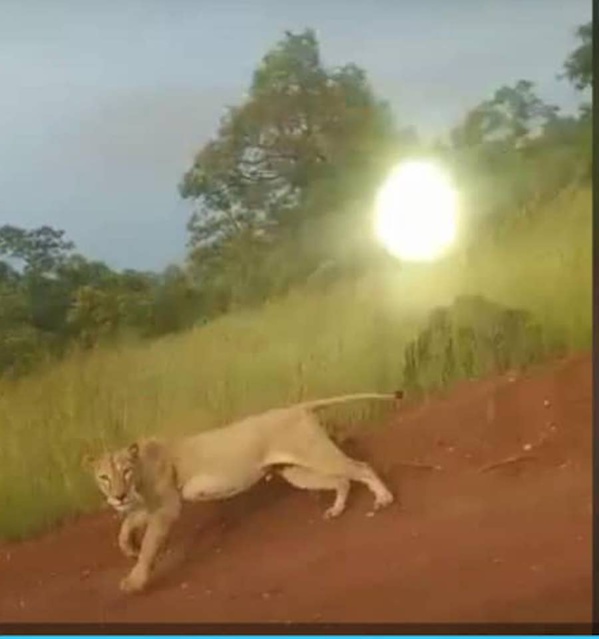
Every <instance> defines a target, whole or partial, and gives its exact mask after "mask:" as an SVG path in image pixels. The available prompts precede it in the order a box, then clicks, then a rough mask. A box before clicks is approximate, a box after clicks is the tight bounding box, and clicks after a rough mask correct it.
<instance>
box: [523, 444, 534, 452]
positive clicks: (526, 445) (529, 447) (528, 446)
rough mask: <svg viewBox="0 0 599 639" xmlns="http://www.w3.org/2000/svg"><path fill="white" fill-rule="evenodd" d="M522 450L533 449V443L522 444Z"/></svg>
mask: <svg viewBox="0 0 599 639" xmlns="http://www.w3.org/2000/svg"><path fill="white" fill-rule="evenodd" d="M522 450H526V451H528V450H532V444H524V446H522Z"/></svg>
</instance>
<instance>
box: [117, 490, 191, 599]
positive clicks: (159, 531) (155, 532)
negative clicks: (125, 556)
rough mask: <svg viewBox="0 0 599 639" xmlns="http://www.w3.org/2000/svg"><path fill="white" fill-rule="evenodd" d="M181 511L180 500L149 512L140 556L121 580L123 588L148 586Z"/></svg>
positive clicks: (133, 589) (131, 590)
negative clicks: (157, 560) (159, 555)
mask: <svg viewBox="0 0 599 639" xmlns="http://www.w3.org/2000/svg"><path fill="white" fill-rule="evenodd" d="M180 511H181V505H180V501H179V500H178V499H177V501H176V502H175V503H172V504H170V505H169V506H163V507H161V508H159V509H158V510H156V511H154V512H152V513H149V514H148V517H147V527H146V531H145V534H144V537H143V540H142V543H141V548H140V551H139V556H138V558H137V562H136V563H135V566H133V568H132V570H131V572H130V573H129V574H128V575H127V576H126V577H125V578H124V579H123V580H122V581H121V590H123V591H125V592H139V591H140V590H143V588H144V587H145V586H146V584H147V582H148V579H149V577H150V571H151V570H152V566H153V565H154V561H155V560H156V556H157V555H158V552H159V551H160V549H161V547H162V545H163V544H164V542H165V541H166V539H167V537H168V534H169V532H170V529H171V527H172V525H173V524H174V522H175V521H176V519H177V518H178V516H179V513H180Z"/></svg>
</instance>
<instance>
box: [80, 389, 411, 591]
mask: <svg viewBox="0 0 599 639" xmlns="http://www.w3.org/2000/svg"><path fill="white" fill-rule="evenodd" d="M400 397H401V393H396V394H395V395H383V394H377V393H361V394H356V395H344V396H342V397H333V398H330V399H321V400H316V401H310V402H304V403H301V404H296V405H294V406H290V407H286V408H277V409H273V410H269V411H267V412H266V413H261V414H259V415H253V416H251V417H246V418H244V419H241V420H239V421H236V422H234V423H232V424H230V425H228V426H224V427H222V428H218V429H214V430H210V431H206V432H202V433H200V434H197V435H193V436H191V437H185V438H183V439H180V440H176V441H170V442H165V441H159V440H156V439H148V440H144V441H141V442H139V443H133V444H131V445H130V446H129V447H127V448H124V449H121V450H119V451H117V452H114V453H106V454H104V455H102V456H100V457H99V458H97V459H94V458H91V457H89V456H87V457H86V459H85V463H86V465H87V466H88V467H90V468H91V469H92V471H93V474H94V477H95V480H96V483H97V485H98V487H99V488H100V490H101V491H102V492H103V493H104V495H105V496H106V501H107V502H108V504H110V506H112V507H113V508H114V509H115V510H117V511H118V512H119V513H121V514H122V515H123V517H124V519H123V522H122V525H121V528H120V532H119V536H118V544H119V547H120V549H121V551H122V552H123V553H124V554H125V555H126V556H127V557H137V562H136V563H135V565H134V567H133V569H132V570H131V572H130V573H129V575H128V576H127V577H125V578H124V579H123V580H122V581H121V589H122V590H124V591H125V592H134V591H139V590H142V589H143V588H144V586H145V585H146V583H147V581H148V578H149V575H150V571H151V569H152V565H153V563H154V561H155V559H156V556H157V554H158V552H159V550H160V549H161V547H162V545H163V543H164V542H165V541H166V538H167V535H168V533H169V530H170V528H171V526H172V524H173V523H174V521H175V520H176V519H177V518H178V516H179V513H180V510H181V500H182V499H183V500H185V501H201V500H210V499H223V498H226V497H230V496H232V495H236V494H237V493H240V492H242V491H244V490H247V489H248V488H250V487H251V486H253V485H254V484H256V483H257V482H258V481H260V480H261V479H262V478H263V477H265V476H266V475H267V474H269V473H271V472H275V473H277V474H279V475H280V476H282V477H283V478H284V479H285V480H287V482H289V483H290V484H292V485H293V486H296V487H298V488H305V489H309V490H334V491H335V493H336V496H335V501H334V502H333V504H332V505H331V506H330V507H329V508H328V509H327V510H326V511H325V513H324V517H325V518H330V517H337V516H338V515H340V514H341V513H342V512H343V510H344V509H345V505H346V501H347V496H348V493H349V488H350V481H351V480H354V481H358V482H362V483H363V484H365V485H366V486H367V487H368V488H369V489H370V490H371V492H372V493H373V495H374V508H375V509H378V508H380V507H382V506H387V505H388V504H390V503H391V502H392V501H393V495H392V494H391V492H390V491H389V490H388V488H387V487H386V486H385V485H384V484H383V482H382V481H381V480H380V479H379V477H378V476H377V475H376V473H375V472H374V471H373V470H372V468H370V466H369V465H368V464H366V463H363V462H358V461H355V460H353V459H350V458H349V457H347V456H346V455H345V454H344V453H343V452H341V450H339V448H337V446H336V445H335V444H334V443H333V442H332V441H331V439H329V437H328V436H327V434H326V432H325V430H324V429H323V428H322V427H321V425H320V423H319V422H318V419H317V418H316V415H315V411H316V410H317V409H319V408H322V407H326V406H331V405H333V404H340V403H345V402H349V401H356V400H359V399H384V400H390V399H399V398H400ZM142 535H143V537H142ZM140 539H141V543H140Z"/></svg>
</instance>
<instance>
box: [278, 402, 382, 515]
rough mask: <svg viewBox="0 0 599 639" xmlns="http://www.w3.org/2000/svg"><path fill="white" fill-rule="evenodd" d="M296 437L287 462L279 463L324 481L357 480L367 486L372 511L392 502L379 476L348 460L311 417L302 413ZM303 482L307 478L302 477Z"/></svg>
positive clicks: (353, 460)
mask: <svg viewBox="0 0 599 639" xmlns="http://www.w3.org/2000/svg"><path fill="white" fill-rule="evenodd" d="M296 433H297V438H296V439H295V441H293V442H289V443H290V446H289V448H288V453H287V455H286V457H287V459H286V460H283V459H281V460H280V462H283V463H287V464H290V465H291V466H292V467H295V466H299V467H301V468H302V469H307V470H308V471H311V472H312V473H314V474H315V475H317V476H319V477H323V478H324V477H326V478H327V480H326V481H350V480H351V481H357V482H360V483H362V484H364V485H366V486H367V487H368V489H369V490H370V491H371V492H372V494H373V495H374V508H375V510H378V509H379V508H382V507H384V506H388V505H390V504H391V503H392V502H393V494H392V493H391V491H390V490H389V489H388V488H387V487H386V486H385V484H384V483H383V482H382V481H381V479H380V477H379V476H378V475H377V474H376V473H375V472H374V470H373V469H372V468H371V467H370V466H369V465H368V464H367V463H365V462H359V461H356V460H355V459H351V458H350V457H348V456H347V455H346V454H345V453H344V452H343V451H342V450H341V449H339V448H338V447H337V446H336V445H335V444H334V443H333V441H332V440H331V439H330V438H329V437H328V435H327V434H326V432H325V431H324V429H323V428H322V427H321V426H320V424H319V423H318V420H317V419H316V417H315V416H314V415H312V414H309V413H308V414H304V415H302V416H301V421H299V422H297V423H296ZM303 479H304V480H305V481H314V482H316V481H318V480H317V479H315V478H314V479H313V480H308V479H307V475H304V476H303Z"/></svg>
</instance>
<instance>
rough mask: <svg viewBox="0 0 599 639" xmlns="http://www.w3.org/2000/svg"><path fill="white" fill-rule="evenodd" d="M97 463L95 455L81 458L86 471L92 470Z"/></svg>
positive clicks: (86, 455)
mask: <svg viewBox="0 0 599 639" xmlns="http://www.w3.org/2000/svg"><path fill="white" fill-rule="evenodd" d="M95 461H96V460H95V458H94V457H93V455H89V454H85V455H83V457H82V458H81V466H82V467H83V468H85V470H91V469H92V467H93V465H94V462H95Z"/></svg>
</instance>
